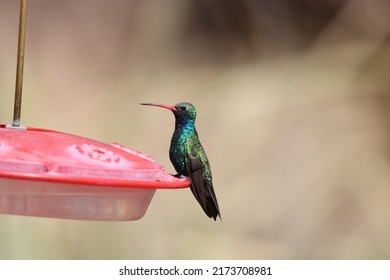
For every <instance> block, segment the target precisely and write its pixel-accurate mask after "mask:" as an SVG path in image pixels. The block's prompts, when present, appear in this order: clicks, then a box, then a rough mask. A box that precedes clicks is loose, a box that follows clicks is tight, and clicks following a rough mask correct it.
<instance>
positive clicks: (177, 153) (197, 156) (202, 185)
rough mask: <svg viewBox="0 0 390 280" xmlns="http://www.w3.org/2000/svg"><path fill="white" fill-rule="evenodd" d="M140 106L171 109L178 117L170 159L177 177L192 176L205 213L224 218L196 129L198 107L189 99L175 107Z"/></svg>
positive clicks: (190, 177)
mask: <svg viewBox="0 0 390 280" xmlns="http://www.w3.org/2000/svg"><path fill="white" fill-rule="evenodd" d="M141 105H147V106H156V107H161V108H165V109H168V110H170V111H172V113H173V115H174V116H175V131H174V132H173V136H172V139H171V146H170V148H169V158H170V160H171V162H172V164H173V166H174V168H175V170H176V172H177V173H178V174H177V175H176V176H178V177H181V176H186V177H189V179H190V182H191V185H190V189H191V191H192V193H193V195H194V196H195V198H196V200H197V201H198V203H199V204H200V206H201V207H202V209H203V211H204V212H205V213H206V215H207V216H208V217H209V218H213V219H214V221H215V220H216V219H217V217H218V216H219V218H220V219H221V214H220V212H219V207H218V202H217V197H216V196H215V193H214V188H213V182H212V176H211V169H210V164H209V161H208V159H207V156H206V153H205V151H204V149H203V147H202V144H201V143H200V141H199V138H198V132H197V131H196V128H195V118H196V109H195V107H194V106H193V105H192V104H191V103H187V102H181V103H178V104H176V105H174V106H169V105H162V104H156V103H141Z"/></svg>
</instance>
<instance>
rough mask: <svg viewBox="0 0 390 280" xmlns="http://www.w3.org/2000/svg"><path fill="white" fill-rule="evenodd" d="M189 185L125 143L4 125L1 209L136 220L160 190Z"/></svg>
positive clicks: (0, 149)
mask: <svg viewBox="0 0 390 280" xmlns="http://www.w3.org/2000/svg"><path fill="white" fill-rule="evenodd" d="M189 184H190V183H189V181H188V180H187V179H178V178H175V177H174V176H172V175H170V174H168V173H166V172H165V171H164V169H163V167H162V166H161V165H159V164H157V163H156V162H155V161H154V160H153V159H152V158H151V157H149V156H146V155H144V154H142V153H140V152H137V151H135V150H133V149H131V148H127V147H124V146H122V145H120V144H112V145H108V144H104V143H101V142H98V141H95V140H91V139H88V138H84V137H80V136H75V135H71V134H66V133H61V132H56V131H52V130H45V129H38V128H27V129H26V130H19V129H9V128H5V126H4V125H0V213H7V214H19V215H33V216H46V217H56V218H70V219H88V220H134V219H139V218H141V217H142V216H143V215H144V213H145V211H146V209H147V207H148V205H149V202H150V200H151V199H152V197H153V194H154V192H155V190H156V189H157V188H160V189H169V188H170V189H173V188H185V187H188V186H189Z"/></svg>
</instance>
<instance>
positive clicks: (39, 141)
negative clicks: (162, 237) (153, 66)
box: [0, 0, 190, 221]
mask: <svg viewBox="0 0 390 280" xmlns="http://www.w3.org/2000/svg"><path fill="white" fill-rule="evenodd" d="M25 19H26V0H21V17H20V28H19V48H18V64H17V78H16V93H15V110H14V120H13V123H12V125H8V126H5V125H0V213H3V214H17V215H27V216H42V217H52V218H65V219H80V220H105V221H119V220H136V219H139V218H141V217H143V215H144V214H145V211H146V209H147V208H148V206H149V203H150V201H151V199H152V198H153V195H154V193H155V191H156V189H176V188H185V187H189V185H190V182H189V180H188V179H178V178H176V177H174V176H172V175H170V174H168V173H166V172H165V171H164V169H163V167H162V166H161V165H159V164H157V163H156V162H155V161H154V160H153V159H152V158H151V157H149V156H146V155H144V154H143V153H140V152H137V151H135V150H133V149H131V148H127V147H124V146H122V145H120V144H116V143H114V144H112V145H108V144H104V143H101V142H98V141H95V140H92V139H88V138H84V137H80V136H76V135H71V134H67V133H62V132H57V131H52V130H46V129H39V128H24V127H21V126H20V107H21V89H22V83H21V81H22V76H23V57H24V37H25Z"/></svg>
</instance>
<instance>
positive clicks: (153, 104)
mask: <svg viewBox="0 0 390 280" xmlns="http://www.w3.org/2000/svg"><path fill="white" fill-rule="evenodd" d="M140 104H141V105H146V106H156V107H161V108H165V109H168V110H171V111H176V108H175V107H173V106H169V105H163V104H156V103H140Z"/></svg>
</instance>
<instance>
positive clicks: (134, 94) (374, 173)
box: [0, 0, 390, 259]
mask: <svg viewBox="0 0 390 280" xmlns="http://www.w3.org/2000/svg"><path fill="white" fill-rule="evenodd" d="M28 5H29V10H28V27H27V45H26V47H27V50H26V61H25V78H24V96H23V110H22V124H23V125H25V126H34V127H42V128H48V129H54V130H59V131H64V132H69V133H73V134H77V135H81V136H86V137H90V138H93V139H97V140H100V141H103V142H106V143H111V142H114V141H115V142H119V143H121V144H124V145H126V146H130V147H132V148H134V149H137V150H140V151H143V152H145V153H147V154H150V155H152V156H153V157H155V158H156V160H157V161H158V162H159V163H161V164H163V165H164V166H165V167H166V170H167V171H168V172H172V173H173V172H174V171H173V167H172V166H171V163H170V161H169V158H168V148H169V142H170V137H171V134H172V131H173V125H174V119H173V116H172V114H171V113H169V112H167V111H164V110H159V109H152V108H146V107H142V106H139V105H138V103H139V102H159V103H166V104H175V103H177V102H179V101H190V102H191V103H193V104H194V105H195V106H196V107H197V109H198V119H197V128H198V132H199V134H200V137H201V141H202V143H203V145H204V147H205V149H206V151H207V153H208V156H209V159H210V162H211V164H212V171H213V176H214V185H215V190H216V193H217V196H218V200H219V203H220V208H221V212H222V217H223V221H222V222H220V221H218V222H213V221H212V220H210V219H208V218H207V217H206V216H205V215H204V214H203V212H202V210H201V208H200V206H199V205H198V204H197V203H196V201H195V199H194V198H193V196H192V194H191V192H190V191H189V189H185V190H167V191H157V192H156V194H155V196H154V199H153V200H152V202H151V205H150V207H149V209H148V211H147V213H146V215H145V216H144V218H143V219H141V220H139V221H135V222H91V221H71V220H56V219H46V218H34V217H19V216H8V215H0V227H1V230H0V248H1V249H0V258H1V259H160V258H161V259H346V258H347V259H388V258H390V219H389V215H390V139H389V136H390V134H389V132H390V131H389V127H390V121H389V117H390V114H389V107H390V92H389V91H390V79H389V72H390V45H389V42H390V41H389V38H390V2H389V1H387V0H377V1H370V0H353V1H345V0H332V1H326V0H321V1H318V0H278V1H271V0H263V1H251V0H246V1H233V0H230V1H222V0H220V1H216V0H171V1H141V0H133V1H126V0H116V1H103V0H99V1H97V0H96V1H92V0H85V1H74V0H66V1H64V0H50V1H48V0H46V1H44V0H30V1H29V3H28ZM18 12H19V1H15V0H2V1H1V2H0V42H1V44H0V92H1V102H0V109H1V110H0V120H1V123H10V122H11V118H12V106H13V94H14V84H15V78H14V76H15V64H16V47H17V29H18Z"/></svg>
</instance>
